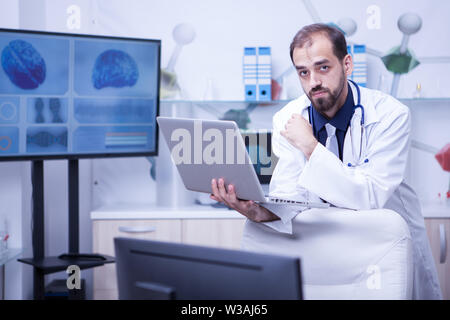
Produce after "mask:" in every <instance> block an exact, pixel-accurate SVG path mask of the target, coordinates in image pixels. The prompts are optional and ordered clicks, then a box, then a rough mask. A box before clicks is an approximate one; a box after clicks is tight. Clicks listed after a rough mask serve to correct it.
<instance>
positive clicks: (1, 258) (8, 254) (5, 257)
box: [0, 248, 22, 266]
mask: <svg viewBox="0 0 450 320" xmlns="http://www.w3.org/2000/svg"><path fill="white" fill-rule="evenodd" d="M21 254H22V249H16V248H11V249H7V250H6V251H5V252H4V253H2V254H1V255H0V266H3V265H5V264H7V263H8V262H10V261H12V260H14V259H15V258H17V257H19V256H20V255H21Z"/></svg>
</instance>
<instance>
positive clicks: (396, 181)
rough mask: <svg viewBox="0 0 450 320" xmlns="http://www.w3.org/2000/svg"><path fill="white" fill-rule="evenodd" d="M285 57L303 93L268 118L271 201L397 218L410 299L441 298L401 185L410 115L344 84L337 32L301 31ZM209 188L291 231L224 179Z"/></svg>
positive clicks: (345, 64) (284, 216) (288, 218)
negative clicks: (408, 245) (403, 233)
mask: <svg viewBox="0 0 450 320" xmlns="http://www.w3.org/2000/svg"><path fill="white" fill-rule="evenodd" d="M290 54H291V59H292V62H293V64H294V66H295V68H296V70H297V73H298V76H299V78H300V82H301V85H302V87H303V90H304V92H305V94H304V95H303V96H301V97H300V98H298V99H296V100H294V101H292V102H290V103H289V104H287V105H286V106H285V107H284V108H283V109H282V110H280V111H279V112H277V113H276V114H275V116H274V118H273V133H272V134H273V140H272V150H273V152H274V153H275V154H276V155H277V156H278V157H279V161H278V164H277V166H276V168H275V170H274V173H273V176H272V180H271V183H270V194H271V195H273V196H277V197H283V196H284V197H286V198H291V199H292V198H299V199H305V198H306V199H308V200H313V201H314V200H316V201H320V199H322V200H323V201H327V202H328V203H330V204H332V205H334V206H337V207H342V208H349V209H356V210H365V209H378V208H386V209H391V210H393V211H395V212H397V213H398V214H400V215H401V216H402V217H403V218H404V220H405V221H406V222H407V223H408V226H409V229H410V233H411V237H412V242H413V259H414V266H415V267H414V285H413V298H414V299H441V298H442V297H441V291H440V287H439V282H438V279H437V272H436V267H435V265H434V261H433V257H432V255H431V250H430V246H429V244H428V238H427V235H426V230H425V226H424V220H423V217H422V215H421V210H420V204H419V202H418V199H417V196H416V195H415V193H414V191H413V190H412V189H411V188H410V187H409V186H408V185H406V184H405V183H404V181H403V180H404V172H405V167H406V163H407V157H408V149H409V133H410V114H409V109H408V108H407V107H406V106H404V105H403V104H401V103H400V102H399V101H397V100H395V99H394V98H393V97H391V96H389V95H386V94H384V93H382V92H379V91H375V90H370V89H366V88H359V87H357V86H356V85H354V84H352V83H350V82H349V81H348V80H347V77H348V76H349V75H350V74H351V73H352V71H353V62H352V58H351V56H350V55H349V54H348V53H347V44H346V42H345V37H344V35H343V34H342V33H341V32H340V31H339V30H337V29H335V28H332V27H329V26H327V25H324V24H313V25H309V26H306V27H304V28H303V29H301V30H300V31H299V32H298V33H297V34H296V36H295V37H294V39H293V41H292V43H291V47H290ZM359 91H360V92H359ZM359 99H360V100H361V101H360V105H362V106H363V107H361V108H360V105H359V104H358V100H359ZM311 105H312V107H311ZM211 187H212V191H213V194H212V195H211V198H212V199H214V200H217V201H220V202H223V203H225V204H226V205H227V206H229V207H230V208H233V209H235V210H236V211H238V212H240V213H241V214H243V215H244V216H246V217H247V218H248V219H250V220H251V221H254V222H262V223H264V224H266V225H268V226H270V227H272V228H273V229H275V230H277V231H279V232H284V233H291V232H292V219H293V218H294V217H295V216H296V214H297V212H294V211H290V210H276V209H271V210H268V209H266V208H264V207H262V206H260V205H258V204H256V203H254V202H252V201H241V200H239V199H237V198H236V194H235V192H234V187H233V186H232V185H229V187H228V190H225V187H224V181H223V180H222V179H219V180H218V181H216V180H215V179H213V180H212V185H211ZM275 211H276V212H275Z"/></svg>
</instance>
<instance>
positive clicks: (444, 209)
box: [422, 201, 450, 219]
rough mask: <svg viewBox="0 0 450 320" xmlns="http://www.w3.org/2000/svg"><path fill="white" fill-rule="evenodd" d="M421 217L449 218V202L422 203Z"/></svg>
mask: <svg viewBox="0 0 450 320" xmlns="http://www.w3.org/2000/svg"><path fill="white" fill-rule="evenodd" d="M422 215H423V217H424V218H440V219H449V218H450V202H449V201H447V203H444V202H424V203H422Z"/></svg>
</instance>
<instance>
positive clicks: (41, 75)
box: [0, 29, 161, 161]
mask: <svg viewBox="0 0 450 320" xmlns="http://www.w3.org/2000/svg"><path fill="white" fill-rule="evenodd" d="M160 47H161V42H160V41H159V40H151V39H135V38H116V37H106V36H90V35H77V34H64V33H48V32H37V31H36V32H35V31H23V30H8V29H0V59H1V67H0V161H1V160H24V159H45V158H55V159H56V158H74V157H75V158H77V157H78V158H83V157H84V158H86V157H110V156H134V155H146V156H148V155H156V154H157V124H156V117H157V116H158V109H159V72H160Z"/></svg>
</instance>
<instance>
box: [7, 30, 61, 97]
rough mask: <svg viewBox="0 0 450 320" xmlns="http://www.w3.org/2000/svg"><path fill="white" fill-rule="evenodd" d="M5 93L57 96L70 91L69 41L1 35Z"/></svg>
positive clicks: (19, 35) (20, 35)
mask: <svg viewBox="0 0 450 320" xmlns="http://www.w3.org/2000/svg"><path fill="white" fill-rule="evenodd" d="M0 50H1V62H2V70H1V72H2V76H1V77H0V90H1V93H2V94H3V93H9V94H54V95H62V94H65V93H66V92H67V89H68V80H69V75H68V73H69V60H68V59H61V57H68V55H69V41H68V40H64V39H54V38H42V37H32V36H28V35H22V34H9V35H7V34H3V33H2V34H1V36H0Z"/></svg>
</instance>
